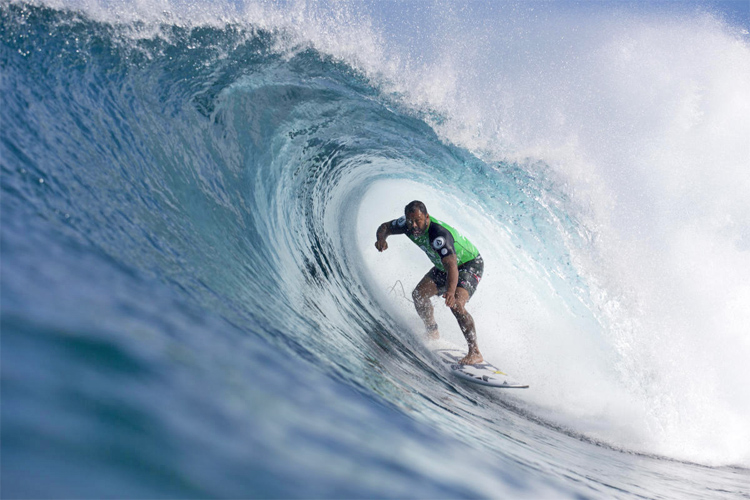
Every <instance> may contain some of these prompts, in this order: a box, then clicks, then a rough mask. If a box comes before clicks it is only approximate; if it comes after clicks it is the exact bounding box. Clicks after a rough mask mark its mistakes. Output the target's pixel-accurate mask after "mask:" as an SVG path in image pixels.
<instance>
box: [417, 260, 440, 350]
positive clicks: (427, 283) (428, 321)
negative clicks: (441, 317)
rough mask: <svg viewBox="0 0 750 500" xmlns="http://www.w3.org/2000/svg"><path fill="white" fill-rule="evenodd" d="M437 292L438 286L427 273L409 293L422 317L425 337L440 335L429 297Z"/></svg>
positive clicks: (435, 337)
mask: <svg viewBox="0 0 750 500" xmlns="http://www.w3.org/2000/svg"><path fill="white" fill-rule="evenodd" d="M437 294H438V288H437V285H436V284H435V282H434V281H433V280H432V277H431V276H430V273H427V274H426V275H425V276H424V278H422V281H420V282H419V284H418V285H417V288H415V289H414V291H413V292H412V294H411V296H412V298H413V299H414V307H416V308H417V314H419V317H420V318H422V321H424V326H425V328H426V329H427V337H428V338H430V339H433V340H434V339H437V338H439V337H440V333H439V332H438V327H437V323H436V322H435V311H434V309H433V307H432V302H430V298H432V297H434V296H435V295H437Z"/></svg>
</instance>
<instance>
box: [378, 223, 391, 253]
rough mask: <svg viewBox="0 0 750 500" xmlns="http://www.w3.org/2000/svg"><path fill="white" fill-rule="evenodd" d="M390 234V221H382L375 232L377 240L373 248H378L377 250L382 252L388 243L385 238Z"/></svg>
mask: <svg viewBox="0 0 750 500" xmlns="http://www.w3.org/2000/svg"><path fill="white" fill-rule="evenodd" d="M390 235H391V223H390V222H383V223H382V224H381V225H380V227H379V228H378V232H377V233H376V236H377V241H376V242H375V248H377V249H378V252H382V251H383V250H387V249H388V243H386V241H385V239H386V238H387V237H389V236H390Z"/></svg>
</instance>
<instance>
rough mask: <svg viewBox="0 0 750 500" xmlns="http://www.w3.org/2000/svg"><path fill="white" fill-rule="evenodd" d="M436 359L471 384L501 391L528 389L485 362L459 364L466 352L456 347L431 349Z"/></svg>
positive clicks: (526, 385) (525, 385)
mask: <svg viewBox="0 0 750 500" xmlns="http://www.w3.org/2000/svg"><path fill="white" fill-rule="evenodd" d="M443 344H445V342H443ZM432 352H434V353H435V354H436V355H437V357H438V358H439V359H440V361H442V362H443V363H444V364H445V365H446V366H447V367H448V369H449V370H450V371H451V373H453V375H455V376H456V377H458V378H460V379H461V380H465V381H467V382H471V383H473V384H479V385H486V386H488V387H500V388H503V389H528V387H529V385H528V384H523V383H521V382H519V381H517V380H516V379H515V378H513V377H512V376H511V375H509V374H507V373H505V372H504V371H503V370H501V369H499V368H498V367H496V366H495V365H493V364H492V363H489V362H487V361H486V360H485V361H484V362H483V363H478V364H476V365H462V364H460V363H459V361H461V359H463V357H464V356H466V352H467V351H466V350H465V349H464V350H461V349H459V348H458V347H442V348H437V349H432Z"/></svg>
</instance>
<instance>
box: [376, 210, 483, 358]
mask: <svg viewBox="0 0 750 500" xmlns="http://www.w3.org/2000/svg"><path fill="white" fill-rule="evenodd" d="M405 215H406V226H407V228H408V229H409V231H410V232H411V233H412V234H414V235H415V236H419V235H421V234H424V232H425V231H427V230H428V229H429V227H430V216H429V214H424V213H422V212H421V211H419V210H415V211H413V212H409V213H407V214H405ZM389 235H390V231H389V227H388V225H387V223H386V224H383V225H381V226H380V228H379V229H378V234H377V241H376V242H375V248H377V249H378V251H379V252H382V251H384V250H386V249H387V248H388V243H386V241H385V239H386V238H387V237H388V236H389ZM441 261H442V264H443V267H444V268H445V271H446V273H447V274H448V284H447V290H446V292H445V293H444V294H443V298H445V305H446V306H448V307H449V308H450V310H451V312H452V313H453V316H454V317H455V318H456V321H458V326H459V327H460V328H461V333H463V335H464V338H466V343H467V344H468V346H469V353H468V354H467V355H466V356H465V357H464V358H463V359H462V360H461V361H460V363H461V364H464V365H471V364H476V363H481V362H482V361H484V358H483V357H482V354H481V353H480V352H479V347H477V335H476V328H475V326H474V318H472V317H471V314H469V312H468V311H467V310H466V307H465V306H466V303H467V302H468V300H469V292H468V291H466V290H465V289H463V288H460V287H458V286H457V285H458V265H457V261H456V256H455V255H449V256H447V257H444V258H443V259H442V260H441ZM438 294H439V292H438V289H437V286H436V285H435V282H433V281H432V280H431V279H430V278H429V277H428V276H425V277H424V278H422V281H420V282H419V284H418V285H417V287H416V288H415V289H414V292H412V298H413V299H414V306H415V307H416V309H417V314H419V317H420V318H422V321H423V322H424V324H425V327H426V328H427V336H428V337H429V338H430V339H433V340H434V339H437V338H439V337H440V334H439V333H438V330H437V328H436V323H435V316H434V309H433V307H432V302H431V301H430V298H431V297H434V296H436V295H438Z"/></svg>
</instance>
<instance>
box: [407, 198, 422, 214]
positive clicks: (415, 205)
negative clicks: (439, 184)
mask: <svg viewBox="0 0 750 500" xmlns="http://www.w3.org/2000/svg"><path fill="white" fill-rule="evenodd" d="M417 210H419V211H420V212H422V213H423V214H424V215H427V207H426V206H424V203H422V202H421V201H419V200H414V201H412V202H411V203H409V204H408V205H406V207H405V208H404V214H410V213H412V212H415V211H417Z"/></svg>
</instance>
